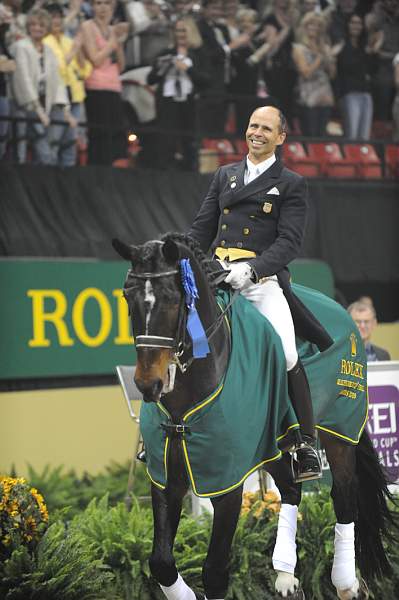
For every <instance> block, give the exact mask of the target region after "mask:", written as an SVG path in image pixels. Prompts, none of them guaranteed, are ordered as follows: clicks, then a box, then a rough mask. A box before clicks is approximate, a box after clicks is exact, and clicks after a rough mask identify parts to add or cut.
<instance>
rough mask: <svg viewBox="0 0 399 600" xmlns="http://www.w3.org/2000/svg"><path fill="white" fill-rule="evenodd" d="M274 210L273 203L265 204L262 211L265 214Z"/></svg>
mask: <svg viewBox="0 0 399 600" xmlns="http://www.w3.org/2000/svg"><path fill="white" fill-rule="evenodd" d="M272 208H273V204H272V203H271V202H265V203H264V205H263V207H262V210H263V212H265V213H270V212H272Z"/></svg>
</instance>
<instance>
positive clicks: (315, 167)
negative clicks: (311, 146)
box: [282, 142, 321, 177]
mask: <svg viewBox="0 0 399 600" xmlns="http://www.w3.org/2000/svg"><path fill="white" fill-rule="evenodd" d="M282 152H283V160H284V162H285V164H286V165H287V167H288V168H290V169H291V168H292V169H294V170H295V171H296V172H297V173H300V175H303V176H304V177H320V175H321V169H320V161H318V160H315V159H314V158H311V157H309V156H308V155H307V154H306V151H305V148H304V146H303V144H301V143H300V142H287V143H286V144H284V145H283V151H282Z"/></svg>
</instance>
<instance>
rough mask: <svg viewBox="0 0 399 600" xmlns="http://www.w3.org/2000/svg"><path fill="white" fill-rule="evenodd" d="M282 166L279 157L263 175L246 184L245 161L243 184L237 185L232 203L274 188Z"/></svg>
mask: <svg viewBox="0 0 399 600" xmlns="http://www.w3.org/2000/svg"><path fill="white" fill-rule="evenodd" d="M282 168H283V165H282V163H281V161H280V160H279V159H277V160H276V162H275V163H273V164H272V166H271V167H270V169H267V170H266V171H265V172H264V173H262V175H259V177H257V178H256V179H254V180H253V181H251V183H248V185H244V171H245V161H244V169H243V174H242V184H241V185H240V186H238V185H237V188H236V190H235V193H234V194H233V200H232V203H233V204H235V203H236V202H240V201H241V200H244V199H245V198H248V197H249V196H252V195H253V194H258V193H259V192H265V191H267V190H268V189H270V188H272V187H273V186H274V185H275V184H276V179H279V177H280V173H281V170H282Z"/></svg>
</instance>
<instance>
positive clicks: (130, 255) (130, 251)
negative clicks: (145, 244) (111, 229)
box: [112, 238, 138, 262]
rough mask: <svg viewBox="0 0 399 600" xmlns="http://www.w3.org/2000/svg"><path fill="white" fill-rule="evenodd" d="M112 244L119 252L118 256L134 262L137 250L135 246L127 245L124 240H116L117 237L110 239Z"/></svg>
mask: <svg viewBox="0 0 399 600" xmlns="http://www.w3.org/2000/svg"><path fill="white" fill-rule="evenodd" d="M112 245H113V247H114V249H115V250H116V251H117V253H118V254H119V256H121V257H122V258H124V259H125V260H129V261H130V262H134V261H135V260H136V257H137V251H138V248H137V246H128V245H127V244H125V243H124V242H121V241H120V240H118V238H114V239H113V240H112Z"/></svg>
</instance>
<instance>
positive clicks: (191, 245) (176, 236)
mask: <svg viewBox="0 0 399 600" xmlns="http://www.w3.org/2000/svg"><path fill="white" fill-rule="evenodd" d="M167 240H171V241H172V242H176V243H177V244H182V245H184V246H187V248H188V249H189V250H190V252H191V253H192V254H193V256H194V258H195V259H196V260H197V262H198V265H199V266H200V268H201V270H202V271H203V273H204V275H205V277H206V278H207V280H208V282H209V285H210V287H211V288H212V289H216V287H217V286H216V285H215V284H214V282H213V281H214V275H215V272H218V271H219V269H217V268H216V267H215V261H213V260H212V259H210V258H209V256H207V255H206V254H205V252H203V251H202V250H201V248H200V245H199V243H198V242H197V241H196V240H194V239H193V238H192V237H190V236H189V235H187V234H185V233H176V232H173V231H171V232H168V233H165V234H164V235H163V236H162V237H161V241H162V242H166V241H167Z"/></svg>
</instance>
